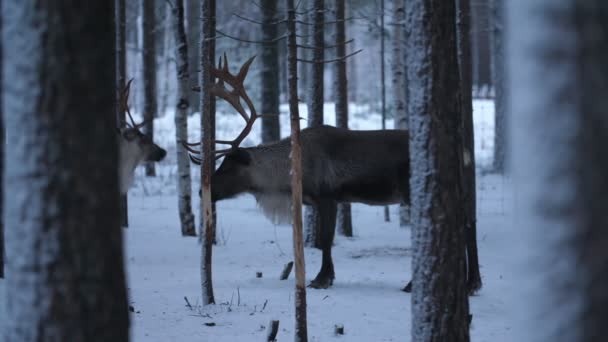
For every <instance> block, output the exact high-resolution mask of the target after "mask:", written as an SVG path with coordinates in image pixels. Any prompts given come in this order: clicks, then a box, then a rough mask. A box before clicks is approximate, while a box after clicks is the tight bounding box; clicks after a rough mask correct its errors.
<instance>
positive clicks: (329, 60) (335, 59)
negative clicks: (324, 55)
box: [298, 49, 363, 64]
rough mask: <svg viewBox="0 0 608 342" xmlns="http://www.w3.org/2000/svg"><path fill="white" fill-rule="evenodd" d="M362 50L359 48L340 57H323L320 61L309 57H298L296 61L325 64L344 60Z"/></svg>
mask: <svg viewBox="0 0 608 342" xmlns="http://www.w3.org/2000/svg"><path fill="white" fill-rule="evenodd" d="M361 51H363V49H359V50H357V51H355V52H353V53H351V54H348V55H346V56H344V57H340V58H334V59H324V60H321V61H314V60H310V59H301V58H298V62H302V63H310V64H325V63H334V62H342V61H344V60H346V59H347V58H350V57H352V56H354V55H356V54H358V53H359V52H361Z"/></svg>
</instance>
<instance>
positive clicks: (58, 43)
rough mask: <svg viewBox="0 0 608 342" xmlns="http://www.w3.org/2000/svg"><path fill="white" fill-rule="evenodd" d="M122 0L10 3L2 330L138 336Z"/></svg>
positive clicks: (20, 337) (37, 336)
mask: <svg viewBox="0 0 608 342" xmlns="http://www.w3.org/2000/svg"><path fill="white" fill-rule="evenodd" d="M113 4H114V2H113V1H94V2H86V3H84V2H81V1H72V2H71V5H70V6H68V5H66V4H64V3H60V2H55V1H50V2H40V1H33V0H22V1H7V2H5V3H4V4H3V7H2V22H3V24H4V28H3V32H2V34H3V36H2V42H3V44H5V46H4V56H3V57H4V58H5V60H4V63H5V64H4V72H5V73H6V74H5V75H4V76H5V77H4V78H3V84H2V88H3V89H4V91H5V93H4V101H5V107H4V108H5V111H4V119H5V124H6V128H7V129H6V132H7V139H6V144H7V146H6V149H5V152H6V160H8V161H10V162H9V163H7V165H6V174H5V179H4V187H5V191H4V199H5V203H6V207H5V214H4V218H5V220H6V221H5V222H6V240H7V251H6V252H7V260H8V263H7V265H6V266H7V274H9V275H10V276H9V277H7V279H6V315H5V316H4V317H3V320H4V322H3V326H4V331H3V333H4V339H3V340H4V341H26V342H27V341H127V340H128V339H129V331H128V330H129V316H128V310H127V307H128V306H127V305H128V304H127V293H126V287H125V273H124V269H123V245H122V231H121V228H120V217H119V201H118V199H119V185H118V183H119V182H118V173H117V172H116V170H117V164H118V146H117V139H116V133H115V132H116V129H115V124H116V120H115V113H116V111H115V91H114V90H115V86H116V83H115V82H116V79H115V75H116V70H115V65H114V64H115V60H114V58H115V57H114V54H113V50H114V48H115V36H114V23H113V21H112V18H113V16H114V5H113ZM9 194H10V195H9ZM7 199H10V200H7Z"/></svg>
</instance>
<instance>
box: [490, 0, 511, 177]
mask: <svg viewBox="0 0 608 342" xmlns="http://www.w3.org/2000/svg"><path fill="white" fill-rule="evenodd" d="M490 1H491V7H490V12H491V20H490V22H491V23H492V26H491V35H492V83H493V84H494V171H496V172H498V173H504V172H505V168H506V165H505V163H506V155H507V153H506V152H507V134H508V133H507V122H506V120H507V102H508V98H507V96H508V95H507V86H506V85H507V78H506V72H505V67H506V64H505V60H504V49H503V39H504V38H503V37H504V26H505V25H504V23H505V22H504V14H503V12H504V9H503V7H504V4H503V0H490Z"/></svg>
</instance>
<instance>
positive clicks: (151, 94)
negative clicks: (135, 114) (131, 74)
mask: <svg viewBox="0 0 608 342" xmlns="http://www.w3.org/2000/svg"><path fill="white" fill-rule="evenodd" d="M154 4H155V1H151V0H141V5H142V13H143V14H142V29H143V61H142V63H143V64H142V66H143V68H142V69H143V78H144V109H143V118H144V121H145V122H146V124H145V125H144V126H143V127H142V133H144V134H145V135H147V136H149V137H150V139H152V140H154V118H155V117H156V116H157V113H156V112H157V104H156V39H155V36H156V35H155V32H156V27H155V25H156V19H155V15H154ZM145 169H146V176H148V177H154V176H156V168H155V166H154V163H153V162H146V163H145Z"/></svg>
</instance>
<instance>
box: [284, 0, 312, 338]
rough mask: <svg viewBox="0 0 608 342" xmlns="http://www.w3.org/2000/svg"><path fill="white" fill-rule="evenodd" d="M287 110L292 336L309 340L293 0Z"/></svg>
mask: <svg viewBox="0 0 608 342" xmlns="http://www.w3.org/2000/svg"><path fill="white" fill-rule="evenodd" d="M287 26H288V28H287V32H288V35H289V37H288V50H289V51H288V55H287V61H288V74H289V112H290V119H291V120H290V121H291V200H292V204H293V255H294V260H295V265H296V269H295V270H296V272H295V273H296V286H295V292H296V294H295V311H296V322H295V338H294V340H295V341H296V342H306V341H308V328H307V323H306V270H305V269H304V265H305V262H304V242H303V241H302V240H303V238H302V146H301V144H300V113H299V110H298V64H297V58H298V48H297V45H296V44H297V42H296V13H295V9H294V5H293V0H287Z"/></svg>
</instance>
